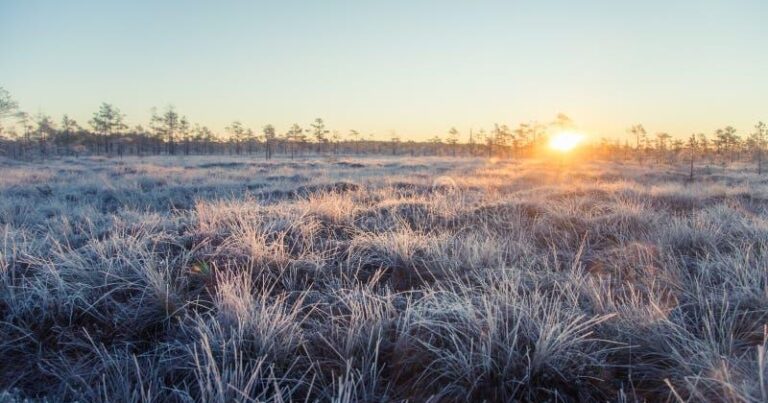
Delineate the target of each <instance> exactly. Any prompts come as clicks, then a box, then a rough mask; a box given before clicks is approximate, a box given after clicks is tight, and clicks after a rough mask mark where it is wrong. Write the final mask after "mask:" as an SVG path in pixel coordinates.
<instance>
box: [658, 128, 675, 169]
mask: <svg viewBox="0 0 768 403" xmlns="http://www.w3.org/2000/svg"><path fill="white" fill-rule="evenodd" d="M671 138H672V136H670V135H669V133H664V132H661V133H656V153H657V156H658V160H657V162H661V161H662V159H663V158H664V155H665V154H666V153H667V143H668V142H669V140H670V139H671Z"/></svg>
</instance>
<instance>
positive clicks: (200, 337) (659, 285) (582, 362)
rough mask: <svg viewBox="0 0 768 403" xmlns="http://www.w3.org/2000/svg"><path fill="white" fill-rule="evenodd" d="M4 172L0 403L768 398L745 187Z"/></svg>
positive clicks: (199, 164) (756, 192) (509, 176)
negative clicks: (36, 401)
mask: <svg viewBox="0 0 768 403" xmlns="http://www.w3.org/2000/svg"><path fill="white" fill-rule="evenodd" d="M0 165H3V166H2V173H3V175H1V176H0V362H1V363H2V364H1V365H0V391H2V392H0V400H4V401H5V400H9V401H24V400H25V399H40V400H48V401H61V400H78V401H97V402H98V401H104V402H115V401H126V402H128V401H220V402H225V401H226V402H229V401H246V402H247V401H293V400H296V401H307V400H309V401H314V400H322V401H338V402H343V401H391V400H410V401H467V400H472V401H480V400H486V401H510V400H517V401H562V402H576V401H733V402H761V401H767V400H768V377H766V370H767V369H768V362H766V359H765V349H766V346H767V345H768V331H767V330H766V329H767V326H768V255H767V254H768V181H766V180H765V179H764V178H762V177H759V176H757V175H755V174H750V173H745V170H743V169H740V167H734V168H732V169H728V170H722V169H718V170H717V172H716V173H713V172H711V171H706V170H704V169H701V170H700V172H699V175H698V179H697V182H695V183H693V184H690V183H687V182H686V177H687V172H685V167H680V168H679V169H678V168H676V167H673V166H662V167H642V166H638V165H634V164H618V163H609V162H595V163H583V164H577V165H573V166H571V167H569V169H566V170H560V169H558V168H557V167H550V166H548V165H547V164H546V162H545V161H527V162H511V161H486V160H481V159H477V160H474V159H458V160H454V159H447V158H428V159H418V160H416V159H407V158H379V159H374V158H363V159H342V160H335V159H307V160H297V161H286V160H281V161H274V162H261V161H256V160H251V159H247V158H237V157H192V158H188V159H165V158H144V159H138V158H127V159H124V160H106V159H98V158H81V159H63V160H56V161H52V162H49V163H47V164H45V165H32V164H30V165H26V164H18V163H14V164H11V163H10V162H8V161H0Z"/></svg>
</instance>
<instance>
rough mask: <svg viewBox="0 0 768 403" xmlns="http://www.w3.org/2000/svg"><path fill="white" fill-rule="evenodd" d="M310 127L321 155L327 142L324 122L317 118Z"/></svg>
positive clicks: (326, 130)
mask: <svg viewBox="0 0 768 403" xmlns="http://www.w3.org/2000/svg"><path fill="white" fill-rule="evenodd" d="M310 126H311V127H312V135H313V136H314V137H315V140H316V141H317V144H318V151H319V152H321V153H322V152H324V151H325V144H326V143H327V142H328V139H327V138H326V137H325V136H326V135H327V134H328V129H326V128H325V122H323V119H321V118H317V119H315V121H314V122H312V124H311V125H310Z"/></svg>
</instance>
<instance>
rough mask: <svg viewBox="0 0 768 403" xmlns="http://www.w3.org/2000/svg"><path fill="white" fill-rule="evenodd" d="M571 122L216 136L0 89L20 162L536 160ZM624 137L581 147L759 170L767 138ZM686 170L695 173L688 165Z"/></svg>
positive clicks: (168, 115) (635, 130)
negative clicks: (210, 157) (31, 107)
mask: <svg viewBox="0 0 768 403" xmlns="http://www.w3.org/2000/svg"><path fill="white" fill-rule="evenodd" d="M574 127H575V125H574V123H573V121H572V120H571V119H570V118H569V117H568V116H567V115H565V114H559V115H557V116H556V117H555V119H554V120H553V121H552V122H549V123H538V122H531V123H521V124H519V125H518V126H517V127H515V128H510V127H509V126H507V125H504V124H494V125H493V127H492V129H490V130H489V131H486V130H484V129H479V130H477V131H473V130H470V131H469V133H466V134H465V135H464V137H463V138H462V135H461V133H460V132H459V131H458V130H457V129H456V128H450V129H449V130H448V131H447V132H446V133H445V135H444V136H442V137H441V136H434V137H432V138H430V139H429V140H427V141H420V142H417V141H413V140H407V141H403V140H401V138H400V136H398V135H397V133H394V132H392V133H390V136H389V138H388V139H387V140H375V139H374V138H373V135H370V134H369V135H367V136H366V135H364V134H363V133H361V132H360V131H358V130H354V129H352V130H349V131H348V132H346V133H345V134H342V133H340V132H339V131H336V130H330V129H329V128H328V127H327V125H326V123H325V122H324V121H323V119H321V118H317V119H315V120H314V121H313V122H311V123H310V124H309V125H308V126H306V127H302V126H301V125H299V124H293V125H292V126H291V127H290V128H288V130H286V131H284V132H282V133H280V132H278V131H277V129H276V128H275V127H274V126H273V125H266V126H264V127H262V128H261V130H260V131H258V132H256V131H254V130H253V129H251V128H249V127H247V126H246V125H244V124H243V123H242V122H240V121H233V122H232V123H231V124H229V125H228V126H227V127H226V128H225V130H224V132H223V133H215V132H214V131H213V130H211V129H209V128H208V127H206V126H204V125H199V124H192V123H191V122H190V121H189V119H188V118H187V117H186V116H184V115H182V114H180V113H179V112H178V111H177V110H176V109H175V108H174V107H173V106H168V107H166V108H164V109H162V110H158V109H157V108H153V109H152V112H151V118H150V119H149V122H147V125H146V126H144V125H136V126H132V127H129V126H128V124H127V123H126V120H125V114H123V113H122V112H121V111H120V110H119V109H118V108H117V107H115V106H114V105H111V104H109V103H102V104H101V105H100V106H99V108H98V110H96V111H95V112H94V113H93V115H92V117H91V119H90V120H89V121H88V122H86V125H85V126H84V125H81V124H80V123H78V122H77V121H75V120H74V119H72V118H70V117H69V116H68V115H64V116H63V117H62V118H61V120H60V121H59V122H55V121H54V120H53V119H52V118H51V117H50V116H48V115H46V114H44V113H37V114H34V115H32V114H29V113H27V112H24V111H21V110H20V109H19V108H18V104H17V103H16V102H15V101H14V100H13V98H12V97H11V96H10V94H9V93H8V91H6V90H5V89H3V88H2V87H0V154H2V155H4V156H6V157H11V158H18V159H28V160H32V159H45V158H50V157H53V156H81V155H103V156H117V157H121V156H126V155H138V156H145V155H200V154H232V155H257V154H261V155H263V156H264V158H266V159H271V158H273V157H275V156H277V155H281V156H284V157H290V158H295V157H301V156H306V155H328V154H333V155H339V154H355V155H357V154H379V155H386V154H389V155H412V156H417V155H449V156H457V157H458V156H487V157H489V158H519V157H529V156H534V155H536V154H537V153H539V152H541V151H542V150H543V149H545V148H546V147H543V145H545V144H546V142H547V138H548V134H549V133H552V132H557V131H564V130H572V129H573V128H574ZM627 133H628V138H627V139H626V140H625V141H624V142H623V143H620V142H619V140H614V141H610V140H607V139H601V140H600V142H599V143H598V144H592V145H590V146H589V147H586V149H587V152H589V153H592V154H593V155H594V156H602V157H606V158H611V159H623V160H636V161H638V162H640V163H655V164H662V163H675V162H678V161H680V160H681V159H684V160H686V161H687V162H689V163H690V164H691V167H692V166H693V164H694V163H695V162H697V160H698V161H706V162H708V163H720V164H727V163H732V162H735V161H737V160H744V159H749V160H752V161H754V162H756V163H757V170H758V172H760V173H762V171H763V170H764V168H763V165H764V154H765V148H766V143H767V142H768V129H767V127H766V124H765V123H763V122H759V123H758V124H756V125H755V127H754V128H753V130H752V131H751V132H749V133H747V134H746V135H745V136H741V135H740V134H739V133H738V132H737V130H736V129H735V128H733V127H731V126H726V127H724V128H722V129H718V130H716V131H715V132H714V133H712V134H711V135H707V134H704V133H695V134H692V135H690V136H689V137H687V138H674V137H673V136H671V135H670V134H669V133H666V132H659V133H655V134H650V133H648V132H647V130H646V129H645V127H644V126H643V125H641V124H637V125H633V126H631V127H630V128H629V129H628V130H627ZM691 172H693V170H692V169H691Z"/></svg>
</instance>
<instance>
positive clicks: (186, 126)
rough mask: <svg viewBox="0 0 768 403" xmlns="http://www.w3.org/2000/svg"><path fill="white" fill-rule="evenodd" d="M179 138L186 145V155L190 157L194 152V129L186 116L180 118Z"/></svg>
mask: <svg viewBox="0 0 768 403" xmlns="http://www.w3.org/2000/svg"><path fill="white" fill-rule="evenodd" d="M179 137H180V138H181V141H182V142H183V143H184V155H189V154H190V153H191V151H192V150H191V143H192V128H191V125H190V123H189V120H187V117H186V116H182V117H180V118H179Z"/></svg>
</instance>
